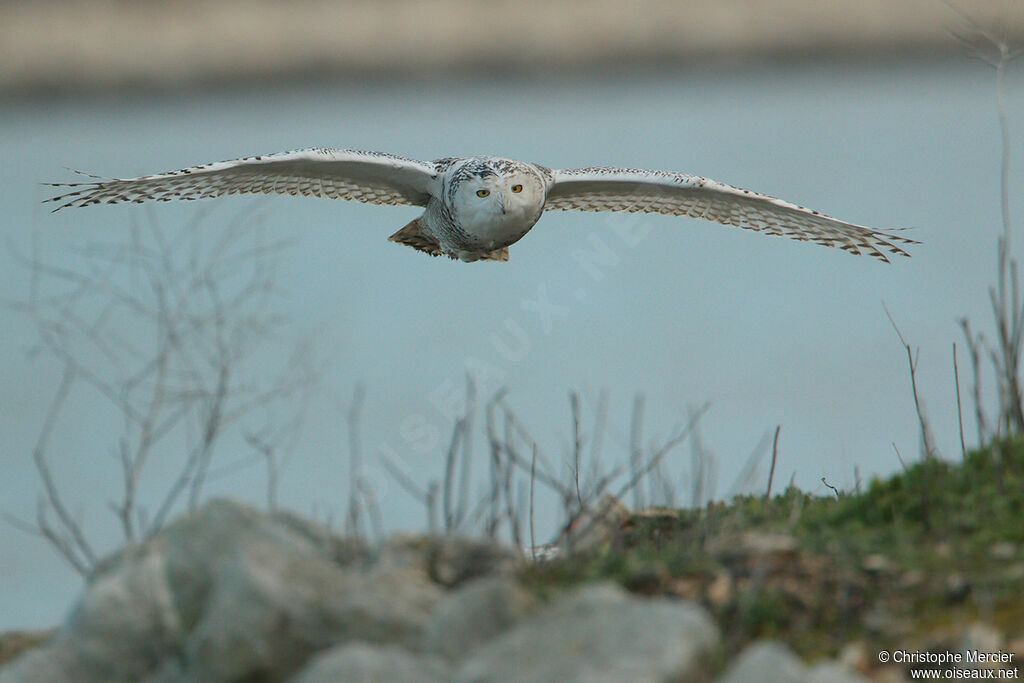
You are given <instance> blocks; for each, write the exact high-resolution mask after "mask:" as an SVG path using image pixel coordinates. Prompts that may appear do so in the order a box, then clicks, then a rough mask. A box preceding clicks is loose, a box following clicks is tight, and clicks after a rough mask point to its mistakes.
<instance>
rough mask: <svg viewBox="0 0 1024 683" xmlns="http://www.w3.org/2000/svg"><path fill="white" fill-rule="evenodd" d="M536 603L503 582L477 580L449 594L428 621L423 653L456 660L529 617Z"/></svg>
mask: <svg viewBox="0 0 1024 683" xmlns="http://www.w3.org/2000/svg"><path fill="white" fill-rule="evenodd" d="M536 605H537V600H536V599H535V598H534V597H533V596H532V595H530V593H528V592H527V591H526V590H524V589H523V588H522V587H521V586H520V585H519V584H518V583H516V582H515V581H513V580H511V579H505V578H497V577H496V578H488V579H477V580H475V581H471V582H469V583H467V584H465V585H464V586H463V587H462V588H460V589H458V590H456V591H453V592H452V593H450V594H448V595H447V596H446V597H445V598H444V600H442V601H441V603H440V604H439V605H438V606H437V608H436V609H435V610H434V613H433V614H432V615H431V617H430V623H429V624H428V625H427V629H426V634H425V635H424V638H423V649H424V650H426V651H428V652H436V653H438V654H440V655H442V656H444V657H447V658H448V659H459V658H461V657H463V656H465V655H466V653H468V652H470V651H471V650H472V649H473V648H475V647H477V646H478V645H480V644H481V643H484V642H486V641H488V640H490V639H491V638H493V637H494V636H496V635H497V634H499V633H501V632H502V631H505V630H507V629H508V628H509V627H510V626H512V625H513V624H515V623H516V622H517V621H519V620H520V619H522V618H523V617H525V616H526V615H528V614H529V613H530V612H531V611H532V610H533V609H534V608H535V607H536Z"/></svg>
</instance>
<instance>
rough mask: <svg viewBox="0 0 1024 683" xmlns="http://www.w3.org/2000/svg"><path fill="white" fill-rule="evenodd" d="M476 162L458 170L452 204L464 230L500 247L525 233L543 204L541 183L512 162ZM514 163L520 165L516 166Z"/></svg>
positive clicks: (534, 176) (538, 216) (527, 171)
mask: <svg viewBox="0 0 1024 683" xmlns="http://www.w3.org/2000/svg"><path fill="white" fill-rule="evenodd" d="M502 162H503V160H497V161H496V162H494V163H488V164H479V165H476V166H475V167H470V166H468V165H467V168H465V169H464V170H463V172H461V173H459V177H458V185H457V187H455V188H453V189H454V190H455V192H454V196H453V198H452V199H453V201H452V204H453V208H454V209H455V213H456V214H457V216H458V222H459V223H460V225H461V226H462V228H463V229H464V230H466V231H467V232H468V233H470V234H471V235H473V236H475V237H479V238H482V240H483V241H484V242H485V243H486V244H487V246H488V247H490V245H492V244H493V245H494V246H495V247H502V246H507V245H509V244H512V243H513V242H515V241H516V240H518V239H519V238H520V237H522V236H523V235H525V234H526V233H527V231H529V229H530V228H531V227H533V225H534V223H536V222H537V219H538V218H540V214H541V211H542V210H543V208H544V198H545V192H544V186H543V185H542V184H541V180H540V178H539V177H538V176H537V174H536V173H532V172H530V171H529V170H528V169H524V168H522V167H521V166H519V165H518V164H515V163H502ZM517 166H519V167H518V168H517Z"/></svg>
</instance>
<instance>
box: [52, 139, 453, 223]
mask: <svg viewBox="0 0 1024 683" xmlns="http://www.w3.org/2000/svg"><path fill="white" fill-rule="evenodd" d="M83 175H85V174H83ZM91 177H94V178H96V180H95V181H93V182H86V183H49V184H50V185H53V186H55V187H68V188H74V189H73V190H72V191H71V192H67V193H65V194H62V195H60V196H58V197H52V198H50V199H47V200H46V201H48V202H58V206H57V209H63V208H66V207H71V206H90V205H92V204H116V203H118V202H143V201H146V200H156V201H169V200H171V199H207V198H210V197H220V196H223V195H229V194H290V195H303V196H307V197H324V198H327V199H350V200H354V201H360V202H366V203H368V204H405V205H412V206H426V205H427V202H428V201H429V200H430V197H431V195H432V194H433V193H434V192H435V191H436V186H437V168H436V166H435V165H434V164H433V163H431V162H427V161H416V160H415V159H406V158H404V157H398V156H394V155H391V154H384V153H381V152H361V151H355V150H346V149H326V148H315V149H300V150H296V151H294V152H282V153H280V154H267V155H264V156H254V157H245V158H244V159H233V160H231V161H219V162H217V163H213V164H206V165H203V166H194V167H192V168H185V169H182V170H180V171H171V172H169V173H160V174H157V175H150V176H142V177H141V178H127V179H118V178H111V179H105V178H98V177H96V176H91ZM57 209H54V211H56V210H57Z"/></svg>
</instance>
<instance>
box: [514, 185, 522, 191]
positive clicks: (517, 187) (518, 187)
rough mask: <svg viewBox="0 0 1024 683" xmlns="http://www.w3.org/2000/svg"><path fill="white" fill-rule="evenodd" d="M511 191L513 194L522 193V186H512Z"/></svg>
mask: <svg viewBox="0 0 1024 683" xmlns="http://www.w3.org/2000/svg"><path fill="white" fill-rule="evenodd" d="M512 191H513V192H522V191H523V186H522V185H513V186H512Z"/></svg>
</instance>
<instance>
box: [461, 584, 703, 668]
mask: <svg viewBox="0 0 1024 683" xmlns="http://www.w3.org/2000/svg"><path fill="white" fill-rule="evenodd" d="M718 638H719V635H718V628H717V627H716V626H715V624H714V622H713V621H712V620H711V617H710V616H709V615H708V613H707V612H706V611H705V610H704V609H703V608H702V607H700V606H697V605H693V604H690V603H685V602H680V601H677V600H670V599H668V598H653V599H648V598H637V597H632V596H630V595H628V594H627V593H626V592H625V591H623V590H622V589H621V588H618V587H617V586H615V585H613V584H599V585H595V586H591V587H588V588H584V589H582V590H580V591H578V592H576V593H574V594H572V595H570V596H567V597H564V598H562V599H560V600H558V601H557V602H556V603H555V604H553V605H551V606H550V607H548V608H547V609H543V610H541V611H540V612H539V613H538V614H537V615H536V616H534V617H532V618H530V619H527V620H525V621H523V622H521V623H520V624H519V625H518V626H516V627H515V628H513V629H512V630H511V631H508V632H506V633H504V634H502V635H500V636H498V637H497V638H496V639H494V640H492V641H491V642H489V643H487V644H486V645H483V646H481V647H480V648H478V649H477V650H475V651H474V652H473V653H472V654H471V655H470V656H469V658H468V659H467V660H466V661H465V662H464V664H463V665H462V666H460V667H459V668H458V670H457V671H456V678H455V680H457V681H462V682H469V681H511V680H516V681H594V682H602V681H609V682H611V681H635V682H640V681H675V680H678V679H679V678H681V677H685V676H687V675H692V674H693V673H694V672H695V669H696V667H697V666H698V664H699V662H700V658H701V656H702V655H703V654H705V653H706V652H708V651H709V650H710V649H711V648H712V647H714V645H715V644H716V643H717V642H718Z"/></svg>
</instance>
